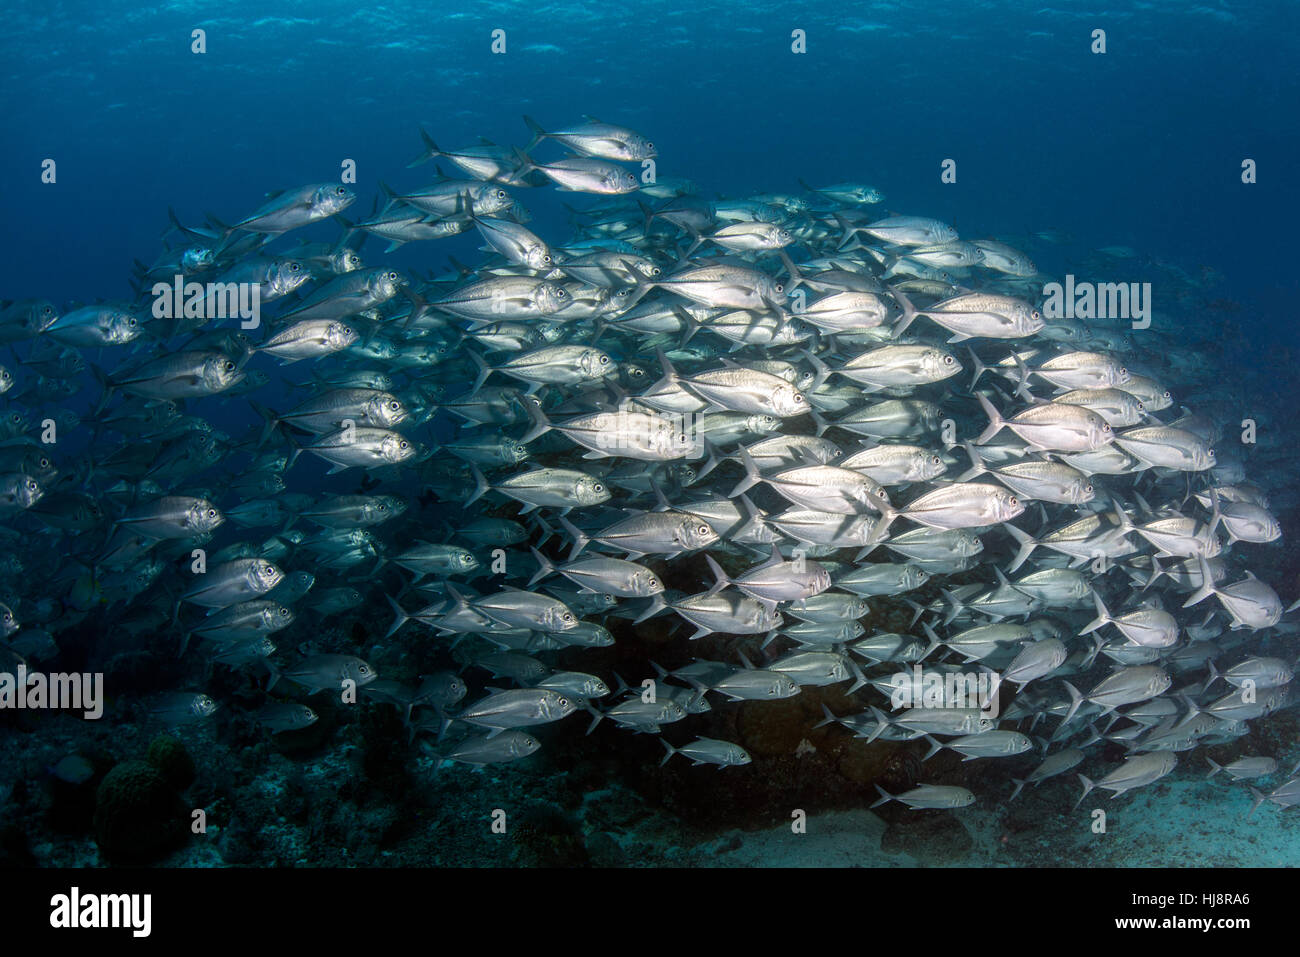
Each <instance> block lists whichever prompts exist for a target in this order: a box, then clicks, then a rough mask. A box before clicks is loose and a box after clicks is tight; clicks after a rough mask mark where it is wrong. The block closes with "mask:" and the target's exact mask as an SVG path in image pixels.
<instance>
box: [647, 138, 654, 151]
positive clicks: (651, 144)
mask: <svg viewBox="0 0 1300 957" xmlns="http://www.w3.org/2000/svg"><path fill="white" fill-rule="evenodd" d="M645 148H646V149H648V150H652V149H654V148H655V145H654V144H653V143H651V142H650V141H649V140H646V144H645Z"/></svg>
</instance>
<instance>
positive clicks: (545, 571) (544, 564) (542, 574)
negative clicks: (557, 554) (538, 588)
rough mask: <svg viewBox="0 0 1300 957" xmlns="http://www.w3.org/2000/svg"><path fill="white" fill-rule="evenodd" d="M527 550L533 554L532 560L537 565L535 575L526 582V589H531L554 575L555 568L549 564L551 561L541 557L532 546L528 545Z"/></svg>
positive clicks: (543, 556)
mask: <svg viewBox="0 0 1300 957" xmlns="http://www.w3.org/2000/svg"><path fill="white" fill-rule="evenodd" d="M528 550H529V551H530V552H532V553H533V558H534V559H535V560H536V561H537V565H538V568H537V574H536V575H534V576H533V577H532V578H531V579H529V581H528V587H529V588H532V587H533V586H534V585H536V584H537V583H538V582H539V581H541V580H542V579H543V578H546V577H548V576H550V575H553V574H555V566H554V565H553V564H551V560H550V559H549V558H547V557H546V556H545V555H543V554H542V553H541V552H539V551H538V550H537V549H536V548H534V547H533V546H531V545H529V546H528Z"/></svg>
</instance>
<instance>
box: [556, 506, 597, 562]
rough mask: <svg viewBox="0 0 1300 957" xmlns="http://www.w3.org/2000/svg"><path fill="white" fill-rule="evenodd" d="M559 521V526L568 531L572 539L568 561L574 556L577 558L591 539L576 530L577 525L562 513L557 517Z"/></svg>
mask: <svg viewBox="0 0 1300 957" xmlns="http://www.w3.org/2000/svg"><path fill="white" fill-rule="evenodd" d="M559 521H560V527H561V528H562V529H564V531H565V532H567V533H568V536H569V537H570V538H571V539H573V551H571V552H569V561H573V560H574V559H575V558H577V557H578V556H579V555H581V554H582V550H583V549H584V548H586V547H587V543H588V542H590V541H591V539H590V538H588V537H587V536H586V535H584V534H583V533H582V532H580V531H579V530H578V527H577V526H576V525H574V524H573V523H572V522H570V521H569V520H568V519H567V518H565V517H564V516H563V515H561V516H560V517H559Z"/></svg>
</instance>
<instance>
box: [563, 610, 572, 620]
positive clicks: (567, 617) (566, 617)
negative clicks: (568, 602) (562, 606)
mask: <svg viewBox="0 0 1300 957" xmlns="http://www.w3.org/2000/svg"><path fill="white" fill-rule="evenodd" d="M564 620H565V621H573V615H571V614H569V613H568V612H567V611H566V612H565V613H564Z"/></svg>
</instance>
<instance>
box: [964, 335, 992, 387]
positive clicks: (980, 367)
mask: <svg viewBox="0 0 1300 957" xmlns="http://www.w3.org/2000/svg"><path fill="white" fill-rule="evenodd" d="M966 351H967V352H969V353H970V361H971V365H972V366H974V368H975V375H974V377H973V378H972V379H971V380H970V391H974V389H975V383H976V382H979V380H980V376H982V375H983V374H984V373H986V372H988V371H989V367H988V366H986V365H985V364H984V363H983V362H982V361H980V357H979V356H977V355H976V354H975V350H974V349H972V348H970V347H969V346H967V347H966Z"/></svg>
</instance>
